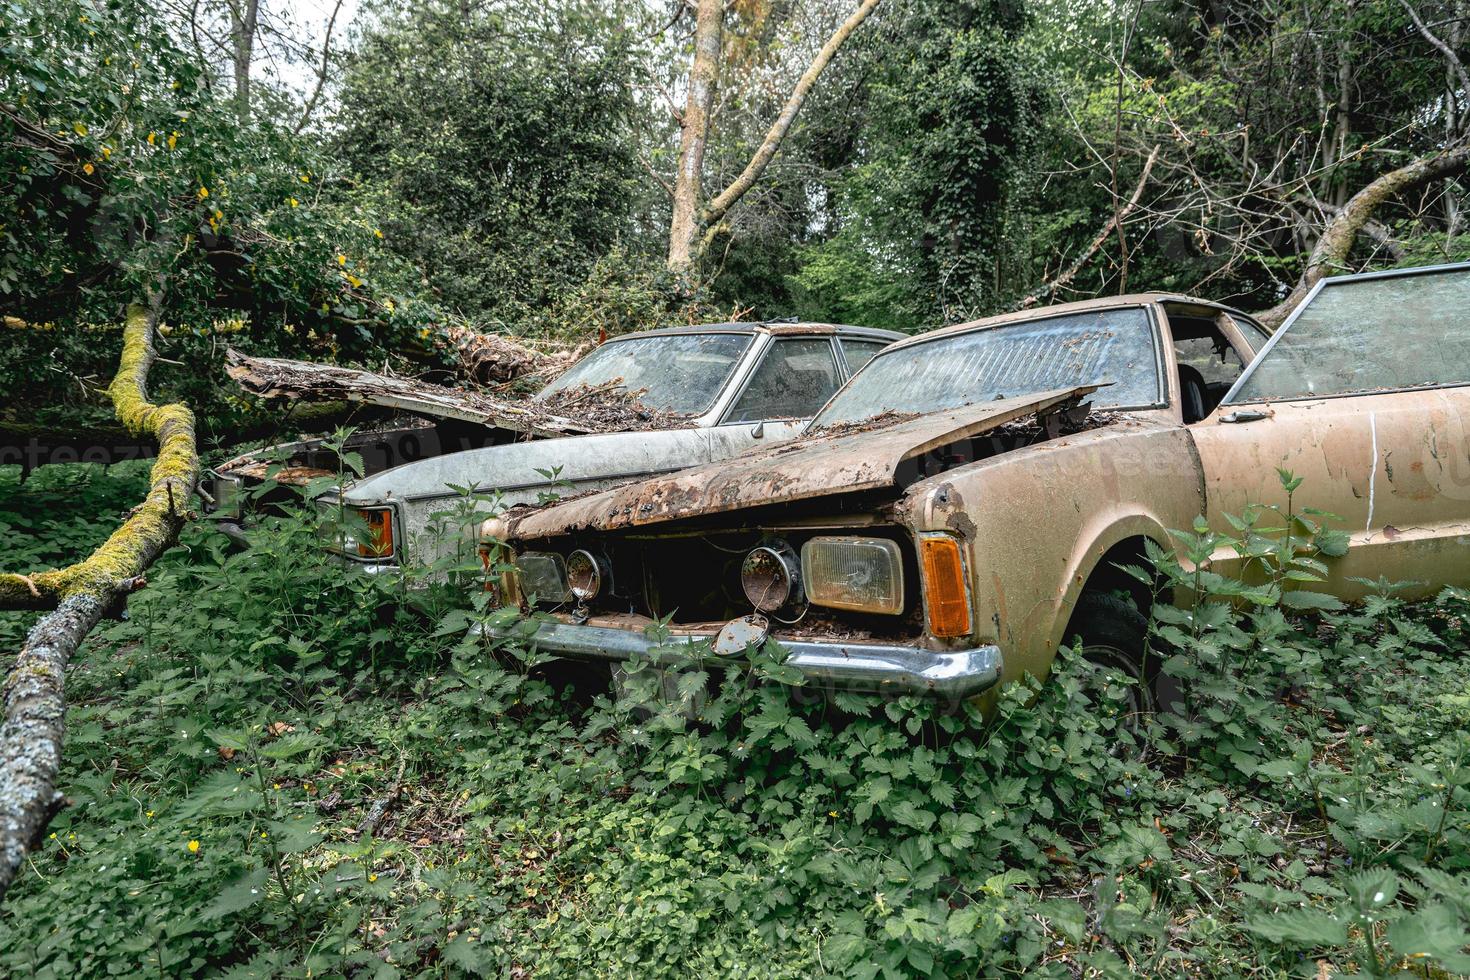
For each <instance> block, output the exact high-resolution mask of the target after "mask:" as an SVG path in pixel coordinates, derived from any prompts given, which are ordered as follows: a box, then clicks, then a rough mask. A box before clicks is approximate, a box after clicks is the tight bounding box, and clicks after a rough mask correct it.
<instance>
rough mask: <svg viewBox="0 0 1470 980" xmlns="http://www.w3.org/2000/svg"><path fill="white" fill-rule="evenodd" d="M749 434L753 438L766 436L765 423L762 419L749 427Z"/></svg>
mask: <svg viewBox="0 0 1470 980" xmlns="http://www.w3.org/2000/svg"><path fill="white" fill-rule="evenodd" d="M750 435H751V438H753V439H764V438H765V436H766V423H765V421H764V420H762V421H760V422H757V423H756V424H755V425H752V426H751V427H750Z"/></svg>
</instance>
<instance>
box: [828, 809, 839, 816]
mask: <svg viewBox="0 0 1470 980" xmlns="http://www.w3.org/2000/svg"><path fill="white" fill-rule="evenodd" d="M827 816H829V817H836V816H837V811H836V810H828V811H827Z"/></svg>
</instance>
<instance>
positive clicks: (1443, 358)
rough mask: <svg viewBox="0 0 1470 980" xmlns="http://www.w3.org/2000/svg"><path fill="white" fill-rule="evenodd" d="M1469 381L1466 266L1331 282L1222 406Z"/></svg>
mask: <svg viewBox="0 0 1470 980" xmlns="http://www.w3.org/2000/svg"><path fill="white" fill-rule="evenodd" d="M1463 384H1470V268H1463V267H1462V268H1458V269H1447V270H1445V271H1443V272H1425V273H1416V274H1414V275H1405V276H1392V277H1385V278H1379V279H1357V280H1348V281H1346V282H1331V281H1329V282H1328V283H1327V285H1325V286H1323V287H1322V289H1321V290H1319V291H1318V293H1317V295H1316V296H1314V297H1313V298H1312V299H1311V300H1309V301H1308V302H1307V305H1306V306H1305V307H1304V308H1303V309H1302V310H1301V312H1300V313H1298V314H1297V315H1296V316H1295V317H1294V318H1293V319H1292V321H1291V322H1290V323H1288V324H1286V325H1285V326H1284V327H1283V328H1282V332H1281V335H1280V336H1279V337H1278V338H1277V340H1276V343H1275V345H1273V346H1272V347H1271V349H1270V350H1269V351H1266V352H1265V353H1264V354H1262V355H1261V356H1260V357H1258V358H1257V359H1256V362H1255V364H1254V365H1253V366H1252V368H1251V370H1250V372H1249V373H1248V374H1246V376H1245V378H1244V380H1243V381H1242V382H1241V384H1240V386H1239V388H1237V389H1236V391H1235V392H1234V393H1233V394H1232V395H1231V397H1230V399H1229V401H1230V402H1231V403H1232V404H1234V403H1238V402H1260V401H1274V400H1290V399H1295V398H1321V397H1328V396H1332V395H1361V394H1368V393H1371V392H1375V391H1404V390H1408V389H1412V388H1437V387H1446V386H1450V385H1463Z"/></svg>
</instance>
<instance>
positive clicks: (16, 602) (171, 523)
mask: <svg viewBox="0 0 1470 980" xmlns="http://www.w3.org/2000/svg"><path fill="white" fill-rule="evenodd" d="M153 356H154V355H153V322H152V320H151V318H150V317H149V315H148V311H147V310H146V309H144V308H143V307H142V306H138V305H134V306H130V307H128V314H127V321H126V323H125V325H124V327H123V349H122V355H121V357H119V359H118V367H117V375H116V376H115V377H114V378H113V380H112V384H111V385H110V386H109V387H108V394H109V395H110V396H111V397H112V405H113V409H114V410H115V411H116V413H117V417H118V420H119V421H120V422H122V424H123V425H124V426H125V427H126V428H127V430H128V431H129V432H130V433H132V434H133V435H135V436H151V437H153V438H155V439H157V440H158V457H157V459H156V460H155V461H154V464H153V469H152V471H151V473H150V476H149V490H148V495H147V497H145V498H144V500H143V503H142V504H140V505H139V506H138V507H136V508H135V509H134V510H133V512H132V514H131V515H130V516H129V517H128V519H127V520H126V521H124V522H123V524H122V526H121V527H119V528H118V529H117V530H116V531H114V532H113V533H112V536H111V537H109V538H108V539H107V541H105V542H104V543H103V544H102V546H101V547H100V548H98V549H97V550H96V551H95V552H93V553H92V555H91V556H90V557H88V558H87V559H85V560H84V561H81V562H78V563H77V564H75V565H71V566H68V567H67V568H61V569H57V570H55V571H50V572H38V573H36V574H34V575H31V576H22V575H16V574H13V573H7V574H4V575H0V605H9V606H41V605H47V606H49V605H53V604H54V603H55V602H57V601H58V600H60V599H62V598H64V597H66V596H69V595H77V594H88V595H93V596H97V597H102V596H105V595H108V594H110V593H111V592H113V591H114V590H116V589H117V587H118V586H119V584H120V583H122V582H124V581H125V580H127V579H130V578H133V577H136V576H138V575H141V574H142V573H143V570H144V569H146V568H147V567H148V565H149V564H150V563H151V562H152V560H153V558H154V557H155V556H157V554H158V552H160V551H162V550H163V549H164V548H165V547H166V546H167V545H168V544H169V543H170V542H171V541H172V540H173V537H174V535H175V534H176V533H177V532H178V529H179V527H180V526H181V525H182V524H183V522H184V520H185V519H186V516H187V512H188V506H189V498H190V495H191V494H192V493H193V490H194V484H195V483H196V481H197V480H198V478H199V456H198V453H197V451H196V449H195V444H194V414H193V413H192V412H190V411H189V409H188V408H187V407H185V406H183V405H178V404H172V405H154V404H153V403H151V402H149V401H148V394H147V388H146V385H147V381H148V369H149V367H150V366H151V365H152V363H153Z"/></svg>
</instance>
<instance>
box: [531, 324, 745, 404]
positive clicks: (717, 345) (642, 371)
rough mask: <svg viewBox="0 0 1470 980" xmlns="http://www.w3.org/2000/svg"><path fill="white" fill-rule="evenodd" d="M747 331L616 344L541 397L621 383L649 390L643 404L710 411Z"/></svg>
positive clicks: (578, 366)
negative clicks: (581, 388) (575, 388)
mask: <svg viewBox="0 0 1470 980" xmlns="http://www.w3.org/2000/svg"><path fill="white" fill-rule="evenodd" d="M750 341H751V335H750V334H744V333H682V334H668V335H665V336H661V337H638V338H635V339H633V340H613V341H609V342H607V343H606V344H603V345H602V346H601V347H599V348H597V350H595V351H593V352H592V353H590V354H588V355H587V356H586V357H584V358H582V359H581V360H580V361H578V362H577V363H576V364H573V365H572V366H571V368H569V369H568V370H567V372H566V373H565V374H563V375H562V376H561V377H559V378H557V379H556V380H555V381H553V382H552V383H551V384H549V385H547V386H546V387H545V388H543V389H542V390H541V393H540V394H539V395H537V396H536V398H537V399H538V400H539V399H543V398H546V397H547V396H548V395H551V394H552V393H554V392H558V391H564V390H566V389H568V388H573V387H576V386H577V385H600V384H606V383H607V382H609V381H616V382H619V387H621V388H623V389H624V390H626V391H639V390H641V389H647V390H646V393H645V394H644V395H643V396H642V397H641V398H640V401H642V402H643V404H644V405H647V406H648V407H649V408H653V409H659V410H662V411H665V412H676V413H678V414H680V415H700V414H702V413H704V412H707V411H709V407H710V406H711V405H713V404H714V401H715V396H717V395H718V394H719V393H720V389H721V388H723V387H724V386H725V380H726V379H727V378H729V377H730V372H731V371H733V370H734V369H735V365H736V364H737V363H738V362H739V361H740V357H741V355H742V354H744V353H745V349H746V348H747V347H749V346H750Z"/></svg>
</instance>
